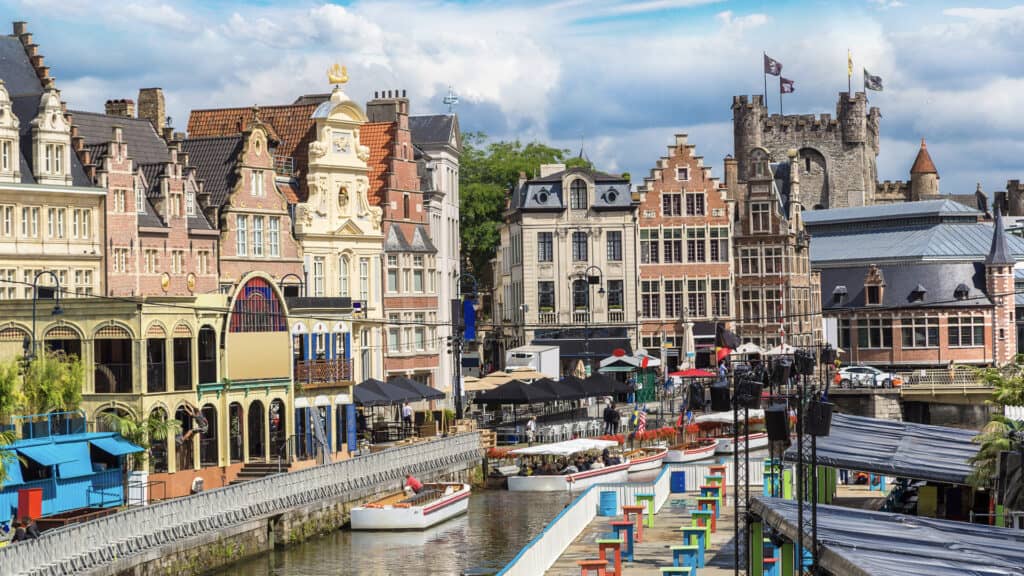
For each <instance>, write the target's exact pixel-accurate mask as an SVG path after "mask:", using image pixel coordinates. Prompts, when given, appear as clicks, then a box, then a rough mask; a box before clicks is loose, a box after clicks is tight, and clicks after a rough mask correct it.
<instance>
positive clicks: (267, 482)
mask: <svg viewBox="0 0 1024 576" xmlns="http://www.w3.org/2000/svg"><path fill="white" fill-rule="evenodd" d="M482 453H483V452H482V449H481V445H480V435H479V433H476V432H473V433H466V434H458V435H455V436H450V437H448V438H443V439H438V440H432V441H430V442H423V443H419V444H410V445H408V446H401V447H397V448H392V449H389V450H384V451H381V452H376V453H373V454H368V455H366V456H360V457H357V458H354V459H351V460H344V461H341V462H335V463H332V464H326V465H322V466H317V467H314V468H308V469H305V470H300V471H296V472H289V473H287V474H278V475H274V476H267V477H265V478H261V479H259V480H253V481H250V482H244V483H241V484H236V485H232V486H225V487H223V488H218V489H216V490H210V491H208V492H202V493H200V494H196V495H194V496H188V497H185V498H177V499H174V500H166V501H163V502H159V503H157V504H152V505H150V506H144V507H139V508H132V509H129V510H125V511H123V512H119V513H116V514H111V515H109V516H105V517H103V518H99V519H97V520H92V521H90V522H83V523H80V524H72V525H69V526H66V527H64V528H60V529H57V530H48V531H46V532H44V533H43V535H42V536H41V537H40V538H37V539H35V540H28V541H25V542H19V543H17V544H14V545H10V546H5V547H3V548H0V576H9V575H10V576H14V575H32V576H65V575H71V574H75V575H79V574H100V575H106V574H126V573H145V574H168V575H169V574H180V573H186V572H189V571H195V570H194V569H195V568H196V566H202V567H204V568H205V569H206V570H210V569H213V568H216V567H217V565H218V564H225V563H229V562H231V561H233V560H238V559H240V557H241V556H240V555H241V554H255V553H259V552H261V551H263V549H266V547H268V546H269V547H273V545H274V539H273V538H268V532H270V533H275V532H279V533H280V536H278V537H279V538H281V540H278V542H279V543H287V542H292V541H295V540H297V539H302V538H304V537H306V536H309V535H312V534H313V533H316V531H322V530H327V529H334V528H337V527H338V525H340V524H341V523H343V522H344V518H343V515H344V513H345V512H347V506H348V504H349V503H351V502H354V501H358V500H359V499H365V498H368V497H371V496H372V495H374V494H378V493H380V492H381V491H382V490H388V489H395V488H397V487H398V486H400V485H401V482H402V480H403V479H404V478H405V475H406V474H415V475H417V476H421V477H424V478H429V477H431V476H432V475H434V474H445V473H452V472H456V471H459V470H465V469H466V468H469V467H472V466H475V465H477V464H478V463H479V462H480V457H481V455H482ZM232 538H233V539H234V540H231V539H232ZM204 549H205V550H206V551H211V553H212V554H213V555H212V556H211V555H205V556H204V555H203V554H201V553H200V552H201V551H203V550H204ZM213 562H216V563H214V564H211V563H213Z"/></svg>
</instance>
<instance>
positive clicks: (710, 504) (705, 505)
mask: <svg viewBox="0 0 1024 576" xmlns="http://www.w3.org/2000/svg"><path fill="white" fill-rule="evenodd" d="M718 508H719V500H718V498H715V497H713V496H701V497H699V498H697V510H710V511H711V512H713V514H712V515H711V531H712V532H715V531H716V530H718Z"/></svg>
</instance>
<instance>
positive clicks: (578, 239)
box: [572, 232, 587, 262]
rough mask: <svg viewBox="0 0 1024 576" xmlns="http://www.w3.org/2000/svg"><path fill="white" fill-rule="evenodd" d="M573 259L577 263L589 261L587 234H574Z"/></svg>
mask: <svg viewBox="0 0 1024 576" xmlns="http://www.w3.org/2000/svg"><path fill="white" fill-rule="evenodd" d="M572 259H573V261H575V262H586V261H587V233H586V232H573V233H572Z"/></svg>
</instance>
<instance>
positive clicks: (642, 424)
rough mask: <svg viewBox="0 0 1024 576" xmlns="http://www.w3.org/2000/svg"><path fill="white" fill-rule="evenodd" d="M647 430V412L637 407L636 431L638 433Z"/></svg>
mask: <svg viewBox="0 0 1024 576" xmlns="http://www.w3.org/2000/svg"><path fill="white" fill-rule="evenodd" d="M646 430H647V412H646V411H645V410H644V409H643V408H639V409H638V410H637V414H636V433H637V434H640V433H642V432H644V431H646Z"/></svg>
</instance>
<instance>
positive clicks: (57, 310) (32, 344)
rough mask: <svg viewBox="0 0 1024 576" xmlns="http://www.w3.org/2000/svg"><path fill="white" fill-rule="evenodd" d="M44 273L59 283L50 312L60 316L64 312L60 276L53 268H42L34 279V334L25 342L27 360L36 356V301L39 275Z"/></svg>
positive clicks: (37, 298)
mask: <svg viewBox="0 0 1024 576" xmlns="http://www.w3.org/2000/svg"><path fill="white" fill-rule="evenodd" d="M44 274H46V275H49V276H50V277H51V278H53V282H54V283H55V284H56V285H57V286H56V288H55V289H54V300H56V302H55V303H54V305H53V310H52V311H51V312H50V314H51V315H53V316H59V315H61V314H63V313H64V309H63V308H61V305H60V278H58V277H57V274H55V273H54V272H53V271H52V270H40V271H39V272H37V273H36V276H35V278H33V279H32V334H31V335H30V336H29V338H28V341H27V342H25V346H24V348H25V358H26V360H29V361H31V360H33V359H35V357H36V348H37V346H36V301H38V300H39V277H40V276H43V275H44Z"/></svg>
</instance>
